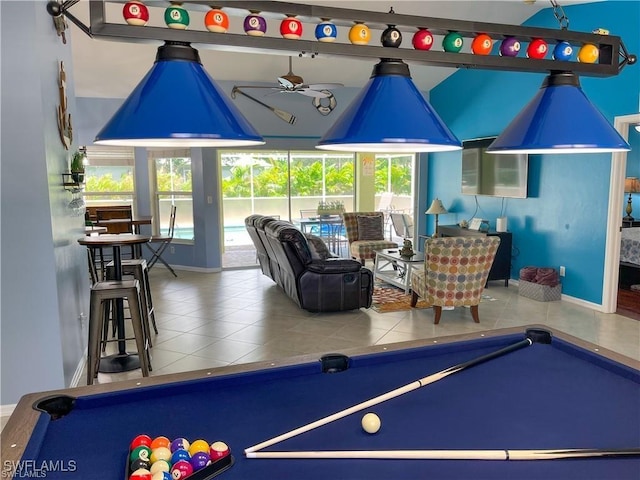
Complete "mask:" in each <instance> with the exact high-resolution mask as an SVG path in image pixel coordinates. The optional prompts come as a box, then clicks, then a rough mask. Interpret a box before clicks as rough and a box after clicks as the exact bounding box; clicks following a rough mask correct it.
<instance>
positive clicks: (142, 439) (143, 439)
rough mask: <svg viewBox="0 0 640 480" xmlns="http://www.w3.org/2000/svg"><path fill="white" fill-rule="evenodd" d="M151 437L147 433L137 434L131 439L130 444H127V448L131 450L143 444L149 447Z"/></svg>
mask: <svg viewBox="0 0 640 480" xmlns="http://www.w3.org/2000/svg"><path fill="white" fill-rule="evenodd" d="M151 442H152V440H151V437H150V436H149V435H138V436H137V437H135V438H134V439H133V440H131V445H130V446H129V450H133V449H134V448H136V447H140V446H143V445H144V446H145V447H151Z"/></svg>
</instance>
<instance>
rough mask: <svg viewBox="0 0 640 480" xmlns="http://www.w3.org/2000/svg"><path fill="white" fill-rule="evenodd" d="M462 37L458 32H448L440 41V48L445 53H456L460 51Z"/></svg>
mask: <svg viewBox="0 0 640 480" xmlns="http://www.w3.org/2000/svg"><path fill="white" fill-rule="evenodd" d="M463 43H464V42H463V40H462V35H460V34H459V33H458V32H449V33H447V34H446V35H445V36H444V38H443V39H442V48H443V49H444V51H445V52H452V53H458V52H459V51H460V50H462V44H463Z"/></svg>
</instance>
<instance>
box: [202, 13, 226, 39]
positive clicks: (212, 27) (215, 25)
mask: <svg viewBox="0 0 640 480" xmlns="http://www.w3.org/2000/svg"><path fill="white" fill-rule="evenodd" d="M204 25H205V27H207V30H209V31H210V32H214V33H226V31H227V30H229V15H227V14H226V13H225V12H223V11H222V10H219V9H217V8H212V9H211V10H209V11H208V12H207V14H206V15H205V16H204Z"/></svg>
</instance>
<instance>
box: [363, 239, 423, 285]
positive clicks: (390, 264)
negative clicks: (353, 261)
mask: <svg viewBox="0 0 640 480" xmlns="http://www.w3.org/2000/svg"><path fill="white" fill-rule="evenodd" d="M423 264H424V253H422V252H417V253H415V254H414V255H412V256H411V257H403V256H401V255H400V251H399V250H398V249H384V250H376V259H375V262H374V266H373V278H374V280H378V279H379V280H383V281H385V282H387V283H390V284H391V285H395V286H396V287H400V288H402V289H404V293H406V294H408V293H409V292H410V291H411V270H412V269H413V268H420V267H421V266H422V265H423Z"/></svg>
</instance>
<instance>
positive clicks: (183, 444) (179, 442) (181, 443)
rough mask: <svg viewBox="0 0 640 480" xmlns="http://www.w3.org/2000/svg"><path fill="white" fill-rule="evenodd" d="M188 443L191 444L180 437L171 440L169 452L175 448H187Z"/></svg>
mask: <svg viewBox="0 0 640 480" xmlns="http://www.w3.org/2000/svg"><path fill="white" fill-rule="evenodd" d="M189 445H191V444H190V443H189V440H187V439H186V438H182V437H180V438H176V439H175V440H174V441H173V442H171V446H170V447H169V450H171V453H173V452H175V451H176V450H189Z"/></svg>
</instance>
